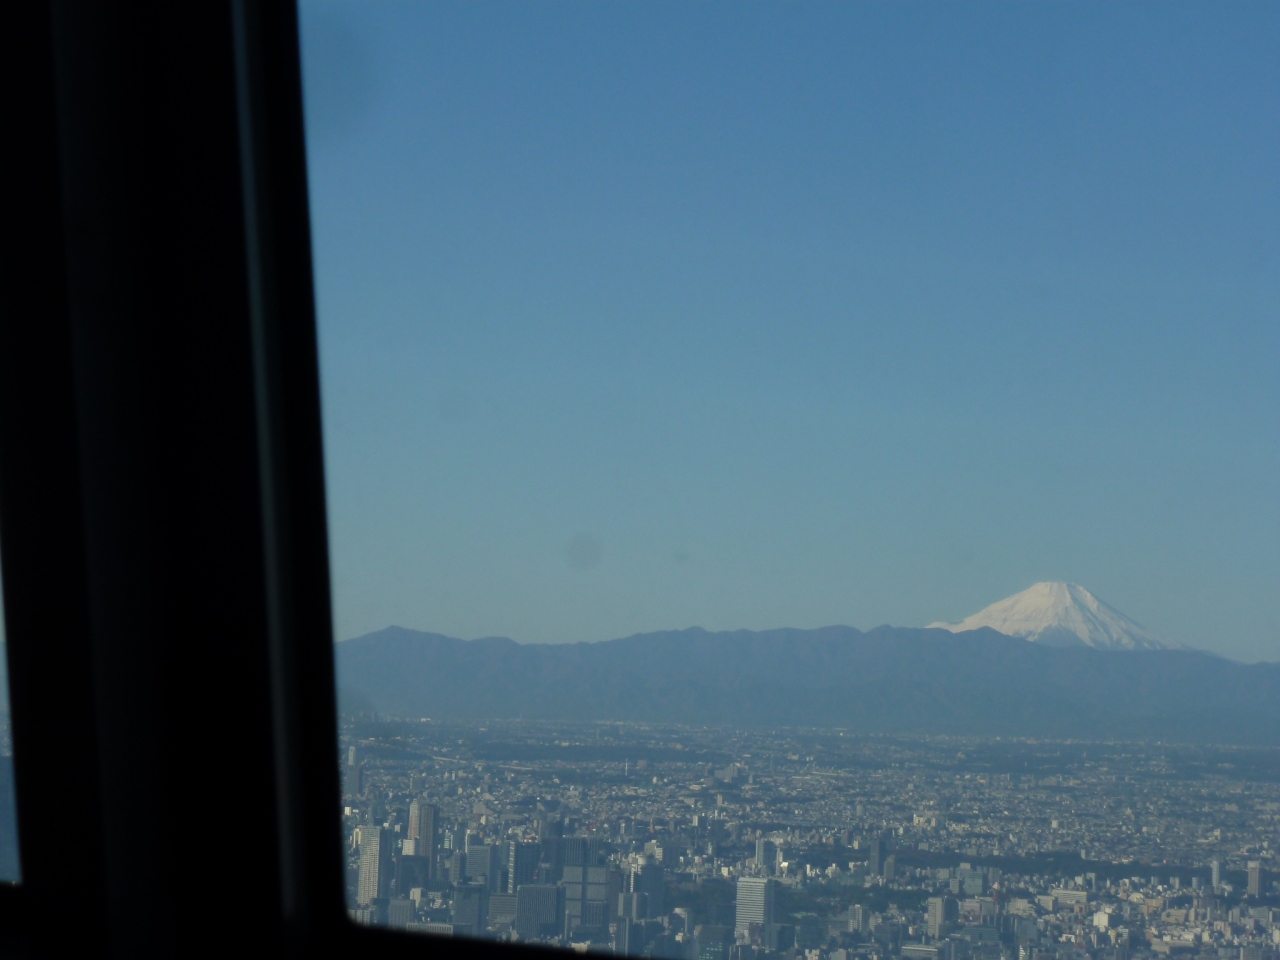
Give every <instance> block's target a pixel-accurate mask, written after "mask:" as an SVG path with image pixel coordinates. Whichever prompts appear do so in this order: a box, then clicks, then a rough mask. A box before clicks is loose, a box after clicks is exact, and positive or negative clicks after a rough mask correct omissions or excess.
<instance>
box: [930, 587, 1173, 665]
mask: <svg viewBox="0 0 1280 960" xmlns="http://www.w3.org/2000/svg"><path fill="white" fill-rule="evenodd" d="M929 626H930V627H938V628H941V629H943V630H950V631H952V632H953V633H959V632H962V631H965V630H977V629H979V628H981V627H990V628H991V629H993V630H998V631H999V632H1000V633H1003V634H1005V635H1006V636H1010V637H1020V638H1021V639H1023V640H1029V641H1031V642H1032V643H1044V644H1048V645H1050V646H1055V647H1078V646H1084V647H1093V648H1094V649H1095V650H1176V649H1179V648H1180V647H1179V644H1176V643H1173V642H1172V641H1170V640H1166V639H1165V638H1163V637H1160V636H1157V635H1156V634H1154V633H1152V632H1151V631H1150V630H1148V629H1147V628H1146V627H1144V626H1143V625H1142V624H1140V623H1138V622H1137V621H1136V620H1134V619H1132V618H1130V617H1127V616H1125V615H1124V614H1123V613H1121V612H1120V611H1119V610H1117V609H1116V608H1115V607H1112V606H1109V605H1108V604H1105V603H1103V602H1102V601H1101V600H1099V599H1098V598H1097V597H1095V596H1094V595H1093V594H1092V593H1090V592H1089V591H1088V590H1086V589H1085V588H1084V587H1082V586H1080V585H1079V584H1078V583H1037V584H1034V585H1033V586H1031V587H1029V588H1028V589H1026V590H1023V591H1022V592H1021V593H1016V594H1014V595H1013V596H1012V597H1006V598H1005V599H1003V600H1001V601H999V602H997V603H993V604H991V606H989V607H985V608H983V609H982V610H979V611H978V612H977V613H975V614H974V615H973V616H971V617H967V618H966V619H964V620H961V621H960V622H959V623H931V624H929Z"/></svg>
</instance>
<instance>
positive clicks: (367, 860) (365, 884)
mask: <svg viewBox="0 0 1280 960" xmlns="http://www.w3.org/2000/svg"><path fill="white" fill-rule="evenodd" d="M391 844H392V835H391V831H390V830H388V829H387V828H386V827H371V826H366V827H361V828H360V873H359V875H358V877H357V879H356V902H357V903H358V904H359V905H360V906H362V907H367V906H368V905H369V904H370V903H371V902H373V901H374V900H375V899H377V898H379V897H385V896H387V894H388V892H389V891H388V888H389V887H390V886H391V872H392V870H393V869H394V867H395V865H394V863H393V862H392V855H391Z"/></svg>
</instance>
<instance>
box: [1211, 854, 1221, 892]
mask: <svg viewBox="0 0 1280 960" xmlns="http://www.w3.org/2000/svg"><path fill="white" fill-rule="evenodd" d="M1209 872H1210V876H1211V877H1212V882H1213V892H1214V893H1217V892H1218V890H1219V888H1220V887H1221V886H1222V861H1221V860H1210V861H1209Z"/></svg>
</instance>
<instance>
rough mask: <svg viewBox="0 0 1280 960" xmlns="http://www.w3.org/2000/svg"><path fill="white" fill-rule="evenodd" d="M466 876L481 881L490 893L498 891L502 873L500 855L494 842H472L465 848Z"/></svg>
mask: <svg viewBox="0 0 1280 960" xmlns="http://www.w3.org/2000/svg"><path fill="white" fill-rule="evenodd" d="M466 856H467V878H468V879H469V880H474V881H481V880H482V878H483V880H482V882H483V883H484V884H485V885H486V886H487V887H488V888H489V892H490V893H497V892H498V885H499V879H500V878H501V873H502V863H501V856H500V854H499V850H498V847H497V845H496V844H487V843H473V844H471V846H470V847H469V848H468V849H467V854H466Z"/></svg>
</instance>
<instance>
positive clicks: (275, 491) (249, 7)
mask: <svg viewBox="0 0 1280 960" xmlns="http://www.w3.org/2000/svg"><path fill="white" fill-rule="evenodd" d="M0 16H3V17H4V20H3V26H4V28H5V29H4V31H3V36H4V37H5V40H6V42H7V47H8V49H7V51H6V52H7V53H9V54H10V56H9V57H8V58H6V63H5V67H4V69H5V70H7V71H9V76H8V79H9V80H10V89H12V90H14V91H16V96H15V101H16V104H15V109H14V115H13V123H14V126H15V128H16V129H15V133H16V136H15V141H14V142H15V144H16V149H15V150H14V156H15V159H16V161H17V167H18V171H19V177H18V178H17V182H18V183H19V184H20V185H21V189H18V190H12V191H10V195H9V196H8V197H7V199H6V201H5V202H6V204H7V207H6V213H7V220H8V222H9V224H10V230H11V236H13V237H14V238H15V240H17V242H15V243H12V244H11V247H12V248H13V249H12V255H11V256H10V257H9V258H7V260H6V264H5V267H4V269H5V271H6V276H5V279H6V281H7V283H6V286H7V289H8V291H9V294H10V304H11V306H12V309H11V310H9V311H7V312H6V315H5V316H4V317H3V319H0V531H2V533H3V536H2V538H0V550H3V554H2V560H3V588H4V597H5V614H6V625H7V637H8V643H7V654H8V659H9V667H10V678H11V684H12V690H11V698H10V702H11V718H12V725H13V726H12V730H13V746H14V761H15V774H16V785H17V800H18V810H19V826H18V830H19V843H20V847H21V863H22V881H21V883H20V884H18V885H16V886H13V887H7V886H4V887H0V955H5V956H8V955H14V956H19V955H21V956H33V955H34V956H40V955H64V954H67V953H69V952H71V951H72V950H75V951H77V952H87V951H91V950H97V951H101V950H106V951H108V952H110V953H112V954H116V955H127V956H130V957H149V956H157V957H159V956H170V955H172V954H173V953H176V952H179V951H183V952H186V951H190V950H193V949H194V950H197V951H199V952H210V953H213V952H220V951H223V950H234V949H237V948H240V949H243V948H244V946H245V945H247V944H252V945H253V947H255V948H257V949H262V948H263V947H264V946H267V945H269V946H267V948H268V949H275V950H277V951H278V952H282V953H287V954H289V955H293V956H306V955H311V954H324V955H328V954H330V953H331V952H332V951H333V950H334V949H335V948H337V949H339V950H350V949H356V950H361V951H366V952H370V953H372V954H374V955H378V956H399V955H401V954H405V955H409V954H412V955H415V956H421V955H422V954H423V953H424V952H431V953H434V954H438V955H440V956H455V955H457V956H461V955H463V954H466V955H469V956H474V955H477V953H478V954H482V955H488V954H491V953H494V954H496V953H501V954H502V955H504V956H512V955H513V953H512V951H515V954H514V955H525V956H533V955H537V954H545V953H546V952H547V950H548V949H550V948H546V947H537V946H528V945H509V944H499V943H496V942H492V941H483V940H461V939H459V940H452V939H446V938H438V937H427V936H423V935H420V934H409V933H407V932H399V931H391V930H385V929H370V928H365V927H361V926H358V925H357V924H355V923H354V922H352V921H351V920H350V919H349V918H348V916H347V912H346V902H345V891H344V880H345V877H344V873H345V865H344V862H343V857H342V843H341V841H342V835H341V808H340V785H339V769H338V749H337V748H338V734H337V730H338V726H337V713H336V696H335V685H334V664H333V636H332V627H331V622H330V606H329V568H328V555H327V531H326V513H325V495H324V477H323V451H322V435H321V421H320V390H319V368H318V358H317V350H316V328H315V307H314V295H313V284H312V272H311V245H310V226H309V217H308V209H309V208H308V195H307V181H306V153H305V142H304V124H303V112H302V85H301V69H300V51H299V36H298V15H297V8H296V5H295V3H293V2H271V3H255V2H250V0H218V2H214V3H208V4H175V5H164V4H153V5H142V4H138V5H121V6H117V5H106V4H86V3H76V2H71V0H44V2H34V3H29V4H10V5H7V7H6V9H5V12H4V14H3V15H0Z"/></svg>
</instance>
